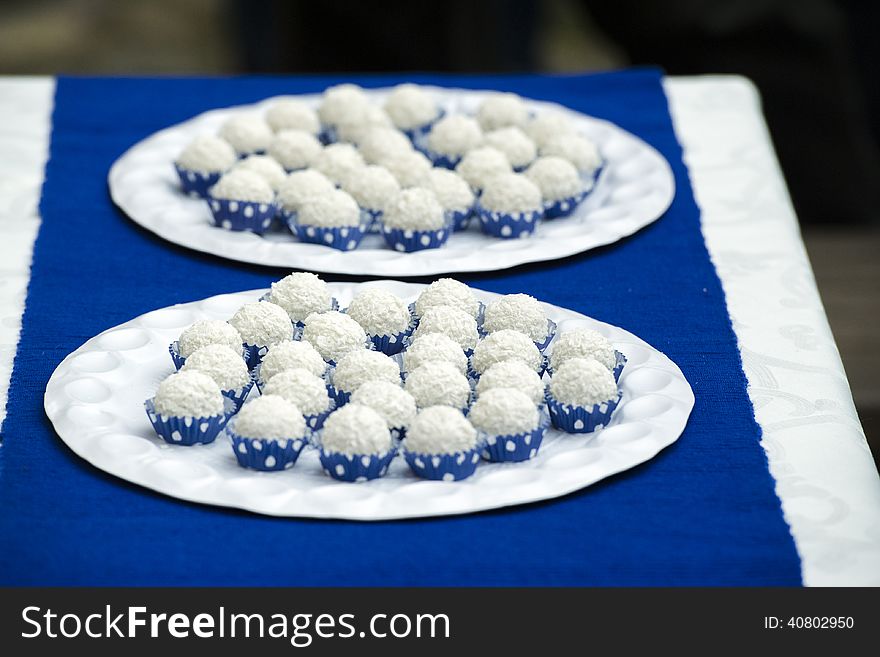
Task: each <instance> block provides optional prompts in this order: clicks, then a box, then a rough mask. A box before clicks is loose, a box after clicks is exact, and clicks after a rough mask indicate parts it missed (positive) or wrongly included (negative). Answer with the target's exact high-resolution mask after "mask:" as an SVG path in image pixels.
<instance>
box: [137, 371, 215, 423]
mask: <svg viewBox="0 0 880 657" xmlns="http://www.w3.org/2000/svg"><path fill="white" fill-rule="evenodd" d="M153 408H155V410H156V412H157V413H158V414H159V415H164V416H165V417H195V418H198V417H213V416H215V415H220V414H221V413H223V394H222V393H221V392H220V387H219V386H218V385H217V384H216V383H215V382H214V379H212V378H211V377H210V376H208V375H207V374H202V373H201V372H196V371H190V372H177V373H176V374H172V375H171V376H169V377H167V378H166V379H164V380H163V381H162V383H160V384H159V388H158V389H157V390H156V394H155V396H154V397H153Z"/></svg>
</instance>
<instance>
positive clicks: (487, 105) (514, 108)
mask: <svg viewBox="0 0 880 657" xmlns="http://www.w3.org/2000/svg"><path fill="white" fill-rule="evenodd" d="M477 120H478V121H479V122H480V125H481V126H482V127H483V130H486V131H489V130H497V129H498V128H506V127H507V126H518V127H522V126H524V125H526V123H527V122H528V120H529V110H528V108H527V107H526V104H525V102H523V99H522V98H520V97H519V96H517V95H516V94H512V93H494V94H491V95H490V96H488V97H487V98H486V99H485V100H484V101H483V102H482V103H480V108H479V109H478V110H477Z"/></svg>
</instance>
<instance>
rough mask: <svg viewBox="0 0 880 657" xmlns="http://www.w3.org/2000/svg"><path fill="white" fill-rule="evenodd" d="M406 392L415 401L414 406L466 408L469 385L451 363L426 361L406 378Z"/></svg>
mask: <svg viewBox="0 0 880 657" xmlns="http://www.w3.org/2000/svg"><path fill="white" fill-rule="evenodd" d="M406 391H407V392H408V393H409V394H411V395H412V396H413V399H415V400H416V406H418V407H419V408H427V407H428V406H451V407H453V408H458V409H462V408H467V405H468V402H469V401H470V397H471V385H470V383H468V380H467V378H465V376H464V375H463V374H462V373H461V372H459V371H458V369H457V368H456V367H455V365H453V364H452V363H447V362H445V361H437V360H434V361H428V362H427V363H424V364H422V365H419V366H418V367H417V368H415V369H414V370H412V371H411V372H409V374H407V376H406Z"/></svg>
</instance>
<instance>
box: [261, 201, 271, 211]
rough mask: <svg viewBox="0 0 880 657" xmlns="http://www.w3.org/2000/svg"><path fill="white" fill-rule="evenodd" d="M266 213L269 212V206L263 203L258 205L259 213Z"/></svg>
mask: <svg viewBox="0 0 880 657" xmlns="http://www.w3.org/2000/svg"><path fill="white" fill-rule="evenodd" d="M268 211H269V206H268V205H266V204H265V203H260V212H268Z"/></svg>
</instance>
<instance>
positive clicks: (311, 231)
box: [306, 226, 315, 237]
mask: <svg viewBox="0 0 880 657" xmlns="http://www.w3.org/2000/svg"><path fill="white" fill-rule="evenodd" d="M306 235H308V236H309V237H314V236H315V229H314V228H312V227H311V226H309V227H308V228H306Z"/></svg>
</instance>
